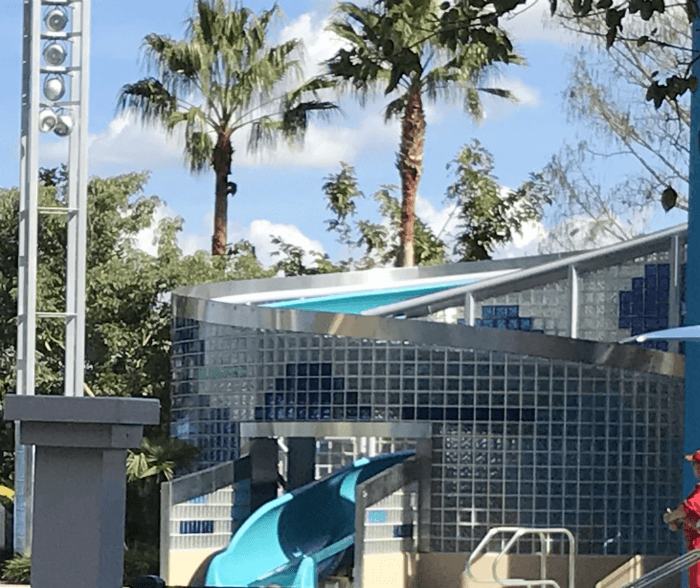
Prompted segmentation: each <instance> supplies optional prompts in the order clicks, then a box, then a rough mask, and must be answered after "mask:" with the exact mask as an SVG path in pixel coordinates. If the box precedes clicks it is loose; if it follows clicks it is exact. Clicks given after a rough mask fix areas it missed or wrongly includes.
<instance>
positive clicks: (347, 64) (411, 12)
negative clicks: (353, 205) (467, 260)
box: [326, 0, 521, 266]
mask: <svg viewBox="0 0 700 588" xmlns="http://www.w3.org/2000/svg"><path fill="white" fill-rule="evenodd" d="M520 2H521V0H503V1H502V2H499V3H497V4H498V5H497V6H496V7H495V8H493V7H492V9H491V10H490V11H486V10H485V9H484V6H487V3H486V2H484V1H481V2H474V1H472V2H462V1H459V0H458V1H457V2H455V3H454V4H451V3H449V2H443V3H438V2H436V0H377V1H376V2H375V3H374V4H373V5H372V6H371V7H368V8H360V7H359V6H357V5H356V4H353V3H352V2H342V3H341V4H339V5H338V7H337V10H336V15H335V17H334V19H333V20H332V21H331V23H330V25H329V29H330V30H331V31H332V32H334V33H335V34H337V35H338V36H339V37H340V38H341V39H343V41H345V47H343V48H342V49H340V50H339V51H338V52H337V53H336V54H335V55H334V56H333V57H332V58H331V59H329V60H328V61H327V62H326V65H327V70H328V73H329V75H330V77H331V79H334V80H336V81H339V82H340V83H341V85H343V86H345V87H346V88H349V89H351V90H352V91H354V92H355V94H356V95H357V96H358V97H359V99H360V103H361V104H362V105H364V102H365V99H366V97H367V95H368V94H369V93H371V92H376V91H378V90H383V91H384V93H385V94H387V95H388V94H393V95H394V96H395V97H394V98H393V100H392V101H391V102H390V103H389V104H388V105H387V106H386V109H385V111H384V119H385V122H388V121H389V120H391V119H393V118H400V119H401V143H400V147H399V153H398V155H397V167H398V169H399V174H400V177H401V196H402V203H401V228H400V240H401V248H400V252H399V258H398V260H397V261H398V265H402V266H409V265H414V253H413V237H414V227H415V220H416V214H415V203H416V194H417V190H418V183H419V181H420V175H421V172H422V165H423V147H424V142H425V112H424V110H423V99H424V98H427V99H428V100H431V101H436V100H437V99H438V98H451V97H453V96H455V95H460V96H461V97H463V99H464V109H465V111H466V112H468V113H469V114H471V115H472V116H473V117H475V118H477V119H478V118H480V117H481V115H482V107H481V101H480V99H479V95H478V92H479V91H485V92H489V93H491V94H495V95H497V96H501V97H510V94H509V92H507V91H505V90H500V89H496V88H484V87H482V86H481V85H480V84H481V82H482V81H483V79H484V77H485V74H486V73H487V71H488V69H489V66H491V65H493V64H496V63H498V62H500V63H513V62H520V61H521V60H520V58H519V57H518V56H517V55H515V53H514V52H513V48H512V45H511V43H510V41H509V40H508V37H507V36H506V35H505V33H504V32H503V31H502V30H500V29H499V28H498V17H499V16H500V15H502V14H504V13H506V12H508V11H510V10H512V8H513V7H514V6H515V5H517V4H519V3H520ZM397 94H398V95H397Z"/></svg>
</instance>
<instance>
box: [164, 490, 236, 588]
mask: <svg viewBox="0 0 700 588" xmlns="http://www.w3.org/2000/svg"><path fill="white" fill-rule="evenodd" d="M234 487H235V484H234ZM171 488H172V482H163V483H162V484H161V485H160V571H159V573H160V577H161V578H163V579H164V580H165V583H166V584H170V513H171V510H172V500H171Z"/></svg>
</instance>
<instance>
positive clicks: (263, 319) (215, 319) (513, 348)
mask: <svg viewBox="0 0 700 588" xmlns="http://www.w3.org/2000/svg"><path fill="white" fill-rule="evenodd" d="M173 308H174V313H175V316H178V317H181V318H190V319H195V320H198V321H204V322H207V323H211V324H220V325H231V326H236V327H245V328H251V329H272V330H282V331H293V332H301V333H316V334H319V335H339V336H345V337H359V338H366V339H376V340H382V341H407V342H411V343H415V344H420V345H438V346H444V347H452V348H456V349H481V350H489V351H501V352H504V353H517V354H521V355H528V356H536V357H544V358H548V359H560V360H567V361H575V362H581V363H587V364H590V365H600V366H610V367H619V368H625V369H630V370H636V371H642V372H647V373H655V374H660V375H665V376H674V377H679V378H680V377H683V375H684V365H685V364H684V358H683V356H680V355H676V354H673V353H665V352H662V351H655V350H650V349H644V348H641V347H635V346H632V345H618V344H612V343H598V342H594V341H582V340H575V339H569V338H566V337H555V336H552V335H542V334H539V333H529V332H526V331H507V330H503V329H490V328H482V327H467V326H462V325H448V324H441V323H433V322H427V321H407V320H398V319H393V318H385V317H377V316H359V315H345V314H334V313H326V312H309V311H299V310H289V309H272V308H260V307H255V306H240V305H232V304H226V303H223V302H216V301H212V300H205V299H202V298H187V297H183V296H178V295H175V296H173ZM300 434H301V433H300Z"/></svg>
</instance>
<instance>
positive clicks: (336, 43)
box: [278, 12, 344, 76]
mask: <svg viewBox="0 0 700 588" xmlns="http://www.w3.org/2000/svg"><path fill="white" fill-rule="evenodd" d="M329 20H330V18H329V17H326V18H321V17H319V16H318V14H316V13H315V12H307V13H305V14H302V15H300V16H298V17H297V18H295V19H294V20H293V21H292V22H290V23H289V24H288V25H286V26H285V27H284V28H283V29H282V30H281V31H280V35H279V39H278V42H280V43H283V42H285V41H289V40H291V39H300V40H301V41H303V43H304V53H305V55H304V57H305V59H304V74H305V76H313V75H316V74H319V73H321V69H320V68H319V66H320V64H321V63H322V62H323V61H326V60H327V59H330V58H331V57H332V56H333V55H334V54H335V53H336V51H338V49H340V48H341V47H342V46H343V44H344V43H343V41H342V40H341V39H340V37H338V36H337V35H335V34H334V33H331V32H330V31H327V30H326V27H327V26H328V22H329Z"/></svg>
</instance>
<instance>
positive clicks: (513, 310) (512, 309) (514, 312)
mask: <svg viewBox="0 0 700 588" xmlns="http://www.w3.org/2000/svg"><path fill="white" fill-rule="evenodd" d="M519 315H520V307H519V306H518V305H517V304H514V305H512V306H506V316H508V317H510V318H517V317H518V316H519Z"/></svg>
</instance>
